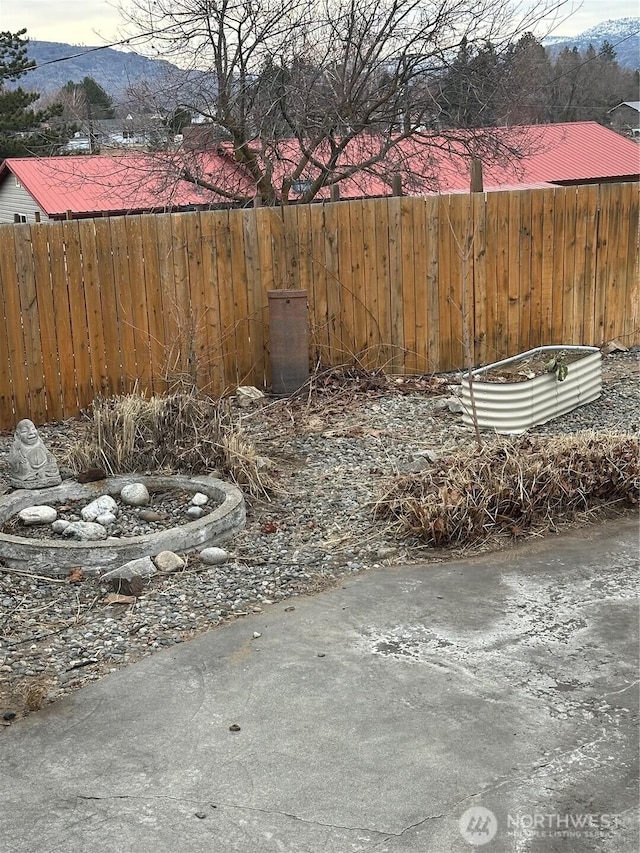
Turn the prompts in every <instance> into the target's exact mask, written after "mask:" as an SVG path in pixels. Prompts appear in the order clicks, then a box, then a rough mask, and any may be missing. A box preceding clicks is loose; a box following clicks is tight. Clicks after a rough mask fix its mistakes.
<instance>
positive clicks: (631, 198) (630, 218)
mask: <svg viewBox="0 0 640 853" xmlns="http://www.w3.org/2000/svg"><path fill="white" fill-rule="evenodd" d="M622 198H623V204H624V206H625V209H626V211H627V214H626V220H627V239H628V243H627V251H626V253H624V254H622V255H621V256H620V258H621V261H622V260H624V261H626V263H625V270H624V273H623V277H624V281H625V285H626V299H625V306H626V310H625V317H626V323H625V328H624V331H623V333H622V337H623V338H624V340H625V341H626V344H627V346H629V345H630V344H632V343H634V342H635V341H636V340H637V338H638V336H639V335H640V281H639V280H638V278H639V276H638V273H639V272H640V251H638V235H639V234H640V216H639V208H640V197H639V194H638V186H637V185H636V186H635V189H634V186H633V185H632V184H623V185H622Z"/></svg>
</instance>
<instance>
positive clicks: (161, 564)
mask: <svg viewBox="0 0 640 853" xmlns="http://www.w3.org/2000/svg"><path fill="white" fill-rule="evenodd" d="M153 562H154V563H155V565H156V569H157V570H158V571H159V572H165V573H168V572H177V571H178V569H182V568H184V564H185V563H184V560H183V559H182V557H180V556H179V555H178V554H174V552H173V551H160V553H159V554H156V556H155V557H154V558H153Z"/></svg>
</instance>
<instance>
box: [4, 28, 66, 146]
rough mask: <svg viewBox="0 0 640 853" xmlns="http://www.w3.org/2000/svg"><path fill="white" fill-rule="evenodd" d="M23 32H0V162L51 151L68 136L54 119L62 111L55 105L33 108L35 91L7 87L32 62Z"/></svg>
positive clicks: (26, 69) (20, 75)
mask: <svg viewBox="0 0 640 853" xmlns="http://www.w3.org/2000/svg"><path fill="white" fill-rule="evenodd" d="M25 33H26V30H19V31H18V32H17V33H10V32H0V161H1V160H4V159H5V158H6V157H34V156H43V155H47V154H55V153H57V152H58V150H59V149H60V146H61V145H63V144H64V143H65V142H66V141H67V140H68V139H69V136H70V129H69V128H67V127H65V126H64V125H62V124H60V123H59V122H56V120H55V119H56V117H57V116H59V115H60V114H61V112H62V110H61V107H60V106H59V105H58V104H53V105H52V106H49V107H47V108H46V109H37V108H34V104H35V103H36V102H37V101H38V100H39V98H40V95H39V93H38V92H27V91H25V90H24V89H23V88H22V87H21V86H19V87H18V88H16V89H8V88H7V83H9V82H15V81H16V80H19V79H20V78H21V77H23V76H24V75H25V74H26V73H27V71H28V70H29V69H30V68H33V66H34V65H35V63H34V62H33V61H30V60H29V58H28V55H27V51H28V42H29V40H28V39H27V38H24V36H25Z"/></svg>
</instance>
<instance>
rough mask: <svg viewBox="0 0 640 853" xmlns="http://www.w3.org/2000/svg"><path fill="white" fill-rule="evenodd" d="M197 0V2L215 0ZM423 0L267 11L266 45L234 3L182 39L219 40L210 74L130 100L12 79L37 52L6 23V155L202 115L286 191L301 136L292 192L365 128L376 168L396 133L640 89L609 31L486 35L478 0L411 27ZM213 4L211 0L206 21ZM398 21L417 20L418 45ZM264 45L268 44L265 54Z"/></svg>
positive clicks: (1, 81) (608, 102) (0, 129)
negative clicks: (551, 40)
mask: <svg viewBox="0 0 640 853" xmlns="http://www.w3.org/2000/svg"><path fill="white" fill-rule="evenodd" d="M181 2H184V0H181ZM190 2H193V3H195V6H196V7H197V8H199V5H198V4H201V5H202V3H203V0H190ZM163 3H164V4H165V5H164V6H161V7H159V8H162V9H163V12H162V15H161V16H160V17H159V18H158V21H157V22H156V24H157V25H158V27H159V29H158V32H161V33H162V35H163V36H164V34H165V33H169V35H171V36H172V37H173V38H175V37H177V36H179V35H180V24H179V21H178V17H177V13H176V12H175V4H174V5H173V6H172V5H171V3H169V2H168V0H163ZM496 4H497V5H496ZM413 5H414V4H412V3H411V2H405V1H404V0H390V2H389V0H385V2H380V3H378V4H377V7H376V8H377V9H378V12H379V13H381V12H382V11H383V9H382V7H383V6H384V10H386V14H387V18H386V24H385V23H384V22H383V24H380V23H379V20H380V18H379V15H378V17H376V16H375V15H374V14H373V10H372V5H371V3H370V0H347V2H346V3H342V4H340V8H341V9H342V17H341V19H340V21H341V23H340V24H339V23H338V21H336V22H333V23H331V22H327V21H324V22H321V24H319V23H318V22H317V21H315V22H312V21H311V20H306V21H303V23H304V24H305V26H306V27H307V31H305V30H303V29H300V28H298V29H295V27H294V26H293V23H291V30H290V32H285V31H284V30H285V29H286V27H283V25H282V24H281V23H278V20H277V19H275V18H274V19H273V20H269V21H266V22H263V32H264V27H265V26H267V24H268V25H269V26H271V27H272V30H273V33H276V34H277V38H278V39H280V41H279V42H278V44H279V50H266V49H263V48H265V46H267V43H268V38H267V36H263V42H260V38H259V37H256V36H255V35H254V33H255V31H256V27H257V24H258V23H259V19H260V14H259V11H251V10H249V11H246V10H245V12H246V14H247V15H248V17H247V20H246V21H245V20H240V19H239V20H238V21H236V22H235V24H234V22H233V21H227V20H225V18H224V16H222V17H221V18H220V20H218V21H214V23H216V24H217V29H215V28H214V29H213V30H212V29H209V30H208V31H206V32H209V34H210V35H209V36H205V37H201V40H200V42H199V43H198V44H195V43H194V42H193V41H191V42H189V41H188V40H187V39H186V37H184V36H183V37H182V38H183V43H182V44H181V45H178V47H180V48H181V49H182V51H183V52H184V51H185V50H186V49H188V48H189V47H191V49H192V50H193V51H194V58H195V57H196V56H197V55H199V54H200V53H202V52H203V51H204V50H205V48H206V49H207V50H210V52H211V56H212V60H213V69H212V72H211V75H201V76H198V77H196V78H195V79H196V83H195V84H194V83H193V82H191V83H190V84H189V86H187V87H185V85H184V82H183V81H179V80H178V79H176V80H175V81H174V84H173V85H171V83H170V81H169V82H165V84H164V85H163V87H162V90H161V91H158V90H154V89H153V88H152V86H151V84H147V85H144V86H142V87H140V86H139V87H138V88H137V89H135V90H134V89H132V90H129V91H128V93H127V99H126V100H125V102H124V103H122V104H115V103H114V101H113V98H112V97H111V96H110V95H109V94H108V93H107V92H105V90H104V89H103V88H102V87H101V86H100V85H99V84H98V83H97V82H96V81H95V80H93V79H92V78H91V77H85V78H84V80H82V81H80V82H73V81H69V82H68V83H67V84H66V85H65V86H63V87H62V89H60V91H59V92H58V93H56V95H55V96H53V97H49V98H45V99H40V97H39V95H38V93H36V92H29V91H25V90H24V89H23V88H21V87H18V88H12V89H8V88H7V87H6V83H7V82H9V81H12V82H13V81H17V80H19V79H20V78H21V77H23V76H24V74H25V73H26V72H27V71H28V70H29V68H31V67H33V64H34V63H33V62H31V61H30V60H29V59H28V39H27V38H26V35H25V34H26V31H25V30H21V31H20V32H18V33H9V32H3V33H0V159H2V158H4V157H9V156H38V155H43V154H52V153H59V152H60V151H61V150H62V149H63V146H64V144H65V143H66V142H67V141H68V140H69V138H70V137H71V136H72V135H73V133H74V132H77V131H78V130H80V129H82V130H83V131H84V132H87V128H90V126H91V122H93V121H98V120H102V119H109V118H114V117H115V116H116V115H118V114H123V111H124V114H126V112H127V111H133V110H135V111H139V112H147V113H153V114H154V115H158V114H163V115H165V116H166V120H165V125H166V128H167V131H168V139H170V140H171V139H172V138H173V136H174V134H177V133H179V132H180V131H181V130H182V129H183V127H184V126H185V125H187V124H189V122H190V120H191V118H192V116H194V115H196V114H197V115H198V116H199V119H200V120H201V121H205V122H209V123H210V125H211V126H214V127H215V128H217V129H218V130H219V134H220V138H221V139H228V140H229V141H230V142H231V143H232V144H233V146H234V152H235V156H236V158H237V159H238V162H240V163H242V164H243V165H244V166H245V167H246V169H247V171H248V173H249V174H252V175H253V176H254V178H255V180H256V184H258V185H261V186H262V187H263V194H264V196H265V198H266V199H267V200H268V199H271V198H275V196H276V195H279V193H280V192H281V189H280V190H278V191H276V189H275V188H274V187H273V186H270V185H269V181H270V179H271V174H272V169H273V166H274V163H273V159H272V158H273V157H274V156H275V154H274V147H273V146H274V144H275V143H276V142H277V140H281V139H284V138H290V139H295V140H297V141H298V143H299V145H300V146H301V150H302V156H301V159H300V160H299V162H298V163H297V164H295V166H294V168H293V169H292V177H291V180H290V181H289V184H288V187H285V192H288V191H289V189H290V188H291V186H292V185H293V183H294V182H296V181H297V180H298V179H299V177H300V175H301V174H302V172H303V171H304V165H305V164H313V165H315V166H316V167H318V168H320V167H321V168H320V171H322V170H324V177H323V178H320V179H319V180H320V183H322V182H324V183H328V182H331V181H332V180H333V178H332V177H331V176H330V170H331V168H334V169H335V165H336V163H337V162H338V159H339V157H338V154H339V151H340V148H341V144H342V142H341V140H343V139H345V138H349V139H351V140H354V139H357V138H358V137H361V136H362V135H363V134H366V135H367V136H368V137H370V138H373V137H375V138H377V139H378V140H379V141H380V145H379V147H378V148H377V149H376V151H375V152H374V153H372V152H371V151H368V152H367V156H366V157H365V160H366V162H365V163H364V164H363V166H362V167H363V169H365V170H366V169H368V168H370V167H372V165H374V161H375V160H376V159H377V158H378V159H379V161H382V160H383V159H384V158H385V157H387V156H388V155H390V154H391V153H392V151H393V149H394V141H393V140H394V139H396V138H409V137H411V138H419V137H420V135H421V134H422V135H424V134H425V133H431V132H435V131H445V132H448V131H451V130H455V129H459V128H492V127H499V126H504V125H528V124H543V123H554V122H569V121H589V120H591V121H598V122H600V123H601V124H605V125H606V124H608V123H609V121H608V113H609V110H611V109H612V108H613V107H614V106H616V105H617V104H618V103H620V102H622V101H625V100H636V99H637V92H638V88H639V75H638V72H637V71H635V72H634V71H631V70H629V69H627V68H624V67H621V66H620V65H619V64H618V62H617V61H616V53H615V49H614V47H613V46H612V45H611V44H610V43H608V42H605V43H604V44H603V45H602V47H601V49H600V50H598V51H596V49H595V48H594V47H593V46H590V47H589V48H588V49H587V50H585V51H582V52H581V51H579V50H578V49H577V48H573V49H571V48H568V47H566V48H564V49H563V50H562V51H561V52H560V53H558V54H557V55H555V56H553V55H551V53H550V52H549V51H548V50H547V49H545V47H544V46H543V45H542V44H541V42H540V41H538V40H537V39H536V38H535V37H534V36H533V35H531V34H530V33H527V34H526V35H524V36H522V37H520V38H518V39H517V40H513V39H506V40H505V39H503V40H502V41H501V40H498V39H495V40H491V39H488V38H484V37H483V36H482V35H481V34H480V31H478V32H475V31H474V29H473V23H472V21H473V8H474V7H473V3H471V4H470V5H469V4H465V2H464V0H444V2H443V5H442V7H441V10H442V15H443V17H446V15H450V16H451V20H450V21H449V22H448V23H447V26H448V27H449V29H448V30H447V28H446V26H445V24H443V25H442V30H441V31H438V30H437V29H436V30H434V29H433V27H431V29H429V26H431V25H428V24H424V25H423V24H420V22H417V23H411V26H408V25H407V24H406V21H408V20H410V21H412V22H413V21H414V19H413V18H411V14H410V12H411V8H412V7H413ZM467 5H469V8H467ZM498 6H499V3H498V2H497V0H495V3H494V4H493V5H492V4H490V5H489V6H488V7H487V8H486V9H485V10H484V14H485V16H486V17H485V21H484V23H485V24H488V23H491V22H492V20H493V18H492V15H497V14H498V11H497V7H498ZM410 7H411V8H410ZM205 8H208V7H207V6H206V4H204V5H203V6H202V9H203V10H204V9H205ZM243 8H244V7H243ZM305 8H306V7H305ZM256 9H259V7H256ZM296 9H297V6H296V4H295V2H292V3H289V5H288V10H289V11H288V15H289V19H288V20H290V21H293V18H294V13H295V12H296ZM408 10H409V11H408ZM245 12H243V13H242V14H245ZM457 12H460V14H463V13H464V14H467V15H468V16H469V17H468V22H467V24H466V28H463V30H464V32H462V35H461V36H460V37H459V38H457V40H456V39H454V40H453V41H451V44H450V46H449V47H448V48H447V49H441V48H440V46H439V43H438V39H439V38H442V37H443V36H444V34H445V30H446V33H447V34H448V33H449V31H451V32H453V31H454V30H455V28H456V26H457V23H454V22H455V16H454V13H457ZM210 14H211V13H210V12H207V13H206V14H205V12H204V11H201V13H200V19H201V20H200V22H201V23H205V18H206V16H207V15H210ZM403 15H404V17H403ZM394 22H395V23H398V26H399V25H400V23H402V25H403V26H405V27H406V39H408V41H407V42H406V44H405V43H402V42H401V40H400V39H399V37H398V30H397V27H396V28H395V29H394ZM196 23H197V21H196ZM192 24H193V21H192ZM232 24H233V25H234V26H236V30H237V33H243V34H244V35H243V38H244V39H245V40H244V41H242V39H240V40H239V41H238V40H236V43H235V44H233V45H232V46H230V45H229V42H226V41H225V39H224V38H222V37H220V38H218V39H217V40H216V37H214V34H215V33H218V34H224V30H225V27H228V26H229V27H231V30H233V26H231V25H232ZM160 25H162V26H161V27H160ZM169 25H175V29H174V30H173V31H172V30H171V27H170V26H169ZM245 25H246V29H244V30H243V29H242V27H243V26H245ZM385 26H386V29H385ZM313 27H315V28H316V29H315V30H314V33H315V35H316V37H317V38H318V39H319V38H320V36H322V37H323V38H326V41H325V42H323V43H320V48H319V47H318V44H319V42H317V41H316V42H315V43H314V45H315V46H314V48H313V49H311V48H310V47H309V42H308V39H309V35H310V34H311V30H312V29H313ZM485 29H486V27H485ZM489 29H490V27H489ZM274 37H275V36H274ZM207 38H209V40H210V43H208V44H207ZM238 38H239V36H238ZM295 42H298V44H295ZM436 45H438V46H437V47H436ZM289 47H291V49H288V48H289ZM225 51H226V52H227V55H225ZM390 51H391V52H390ZM254 56H260V57H262V58H261V59H260V61H259V63H258V64H256V63H255V62H254V61H253V59H254ZM210 78H212V79H213V83H214V84H213V85H212V82H211V79H210ZM198 80H200V81H201V82H200V84H198V82H197V81H198ZM204 138H206V137H205V136H203V139H204ZM210 138H211V137H209V139H210ZM255 141H257V146H256V142H255ZM305 146H306V147H305ZM256 151H258V152H259V158H260V164H259V165H258V158H257V157H256ZM327 151H328V152H329V160H328V162H325V160H323V158H325V156H326V152H327ZM331 158H333V159H331ZM319 186H320V184H319ZM319 186H318V187H316V191H317V189H318V188H319Z"/></svg>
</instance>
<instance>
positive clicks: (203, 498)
mask: <svg viewBox="0 0 640 853" xmlns="http://www.w3.org/2000/svg"><path fill="white" fill-rule="evenodd" d="M191 503H192V504H193V506H205V504H208V503H209V498H208V496H207V495H203V494H202V492H196V493H195V495H194V496H193V497H192V498H191Z"/></svg>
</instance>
